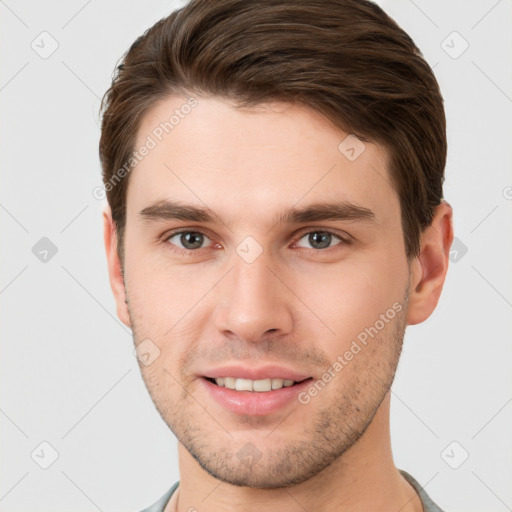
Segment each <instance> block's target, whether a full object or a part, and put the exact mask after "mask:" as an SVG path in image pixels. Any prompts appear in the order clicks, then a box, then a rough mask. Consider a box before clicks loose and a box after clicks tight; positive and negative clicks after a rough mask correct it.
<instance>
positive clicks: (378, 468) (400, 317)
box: [100, 0, 453, 512]
mask: <svg viewBox="0 0 512 512" xmlns="http://www.w3.org/2000/svg"><path fill="white" fill-rule="evenodd" d="M100 156H101V161H102V166H103V178H104V184H105V189H106V191H107V198H108V202H109V206H108V207H107V209H106V210H105V214H104V222H105V245H106V251H107V258H108V266H109V274H110V281H111V286H112V290H113V292H114V296H115V300H116V304H117V313H118V315H119V318H120V319H121V320H122V321H123V322H124V323H125V324H126V325H127V326H129V327H130V328H131V329H132V330H133V335H134V342H135V345H136V348H137V354H138V358H139V361H140V368H141V372H142V376H143V378H144V381H145V383H146V385H147V387H148V390H149V392H150V395H151V397H152V399H153V401H154V403H155V406H156V408H157V409H158V411H159V413H160V415H161V416H162V418H163V420H164V421H165V422H166V423H167V424H168V425H169V427H170V429H171V430H172V431H173V432H174V434H175V435H176V437H177V438H178V440H179V467H180V481H179V485H178V483H176V484H175V485H173V486H172V487H171V489H170V490H169V492H167V493H166V494H165V496H163V497H162V498H161V499H160V500H159V501H158V502H157V503H155V504H154V505H153V506H152V507H150V508H148V509H147V511H151V512H155V511H165V512H171V511H179V512H183V511H193V510H200V511H201V512H202V511H219V510H223V511H231V510H233V511H238V510H239V511H241V510H243V511H252V510H258V511H259V510H279V511H285V512H286V511H299V510H301V511H302V510H307V511H316V510H318V511H331V510H332V511H334V510H336V511H348V510H350V511H352V512H354V511H363V510H364V511H368V510H379V511H396V512H398V511H399V510H400V511H402V512H413V511H415V512H416V511H417V512H419V511H421V510H424V511H439V510H440V509H439V508H438V507H437V506H436V505H435V504H434V503H433V502H432V501H431V500H430V498H429V497H428V496H427V495H426V494H425V492H424V491H423V490H422V489H421V487H420V486H419V484H418V483H417V482H416V481H415V480H414V478H413V477H412V476H410V475H409V474H407V473H406V472H404V471H399V470H398V469H397V468H396V467H395V465H394V463H393V458H392V454H391V446H390V434H389V408H390V386H391V384H392V381H393V378H394V375H395V371H396V368H397V364H398V360H399V356H400V352H401V347H402V342H403V338H404V332H405V328H406V326H407V325H411V324H417V323H420V322H423V321H424V320H425V319H427V318H428V317H429V316H430V314H431V313H432V312H433V310H434V309H435V306H436V304H437V302H438V299H439V296H440V293H441V290H442V287H443V283H444V279H445V276H446V272H447V266H448V253H449V248H450V245H451V242H452V239H453V231H452V211H451V207H450V206H449V205H448V204H447V203H446V202H445V201H444V200H443V195H442V183H443V179H444V177H443V174H444V166H445V158H446V134H445V117H444V110H443V100H442V97H441V94H440V92H439V88H438V85H437V82H436V80H435V78H434V76H433V73H432V71H431V69H430V68H429V66H428V65H427V64H426V63H425V61H424V60H423V58H422V56H421V54H420V52H419V50H418V49H417V48H416V46H415V45H414V43H413V41H412V40H411V39H410V38H409V36H407V34H405V33H404V32H403V31H402V30H401V29H400V28H399V27H398V26H397V25H396V24H395V22H394V21H393V20H391V19H390V18H389V17H388V16H387V15H386V14H385V13H384V12H383V11H382V10H381V9H380V8H379V7H377V6H376V5H374V4H372V3H370V2H367V1H362V0H324V1H322V2H309V1H305V0H301V1H297V0H273V1H270V0H260V1H248V0H215V1H212V0H192V1H191V2H190V3H189V4H188V5H187V6H185V7H184V8H182V9H180V10H178V11H176V12H173V13H172V14H171V15H170V16H169V17H167V18H165V19H163V20H160V21H159V22H158V23H156V24H155V25H154V26H153V27H152V28H150V29H149V30H148V31H147V32H146V33H145V34H144V35H143V36H142V37H140V38H139V39H137V40H136V41H135V43H134V44H133V45H132V47H131V48H130V50H129V51H128V52H127V54H126V55H125V57H124V59H123V62H122V64H121V65H120V66H119V68H118V72H117V74H116V76H115V78H114V80H113V82H112V86H111V88H110V89H109V91H107V94H106V96H105V99H104V117H103V124H102V135H101V141H100Z"/></svg>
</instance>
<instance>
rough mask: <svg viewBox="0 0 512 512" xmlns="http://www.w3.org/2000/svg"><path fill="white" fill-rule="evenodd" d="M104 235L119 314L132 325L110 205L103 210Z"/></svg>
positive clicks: (110, 277)
mask: <svg viewBox="0 0 512 512" xmlns="http://www.w3.org/2000/svg"><path fill="white" fill-rule="evenodd" d="M103 237H104V242H105V251H106V255H107V265H108V274H109V280H110V287H111V288H112V293H113V294H114V300H115V301H116V309H117V316H118V317H119V319H120V320H121V322H123V323H124V324H125V325H126V326H128V327H131V323H130V315H129V314H128V307H127V305H126V291H125V286H124V277H123V273H122V267H121V262H120V260H119V255H118V253H117V236H116V226H115V223H114V221H113V219H112V212H111V209H110V206H109V205H107V206H106V207H105V209H104V210H103Z"/></svg>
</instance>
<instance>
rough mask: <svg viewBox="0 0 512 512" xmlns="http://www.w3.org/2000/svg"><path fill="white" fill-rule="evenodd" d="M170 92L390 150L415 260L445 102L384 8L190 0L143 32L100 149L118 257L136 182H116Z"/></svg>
mask: <svg viewBox="0 0 512 512" xmlns="http://www.w3.org/2000/svg"><path fill="white" fill-rule="evenodd" d="M173 94H186V95H190V94H198V95H214V96H220V97H225V98H228V99H230V100H234V101H235V102H236V103H237V104H238V105H240V106H242V107H251V106H254V105H258V104H261V103H266V102H271V101H284V102H289V103H295V102H298V103H301V104H304V105H307V106H309V107H311V108H313V109H314V110H316V111H318V112H320V113H321V114H323V115H324V116H325V117H326V118H327V119H328V120H330V121H331V122H332V123H333V124H334V125H335V126H337V127H339V128H341V129H342V130H344V131H346V132H348V133H351V134H354V135H355V136H357V137H358V138H359V139H361V140H363V141H371V142H375V143H380V144H382V145H383V146H384V147H385V148H386V150H387V152H388V155H389V173H390V175H391V180H392V183H393V186H394V188H395V190H396V192H397V194H398V196H399V200H400V207H401V215H402V228H403V232H404V242H405V247H406V253H407V256H408V257H409V258H413V257H415V256H416V255H417V254H418V253H419V247H420V235H421V231H422V230H423V229H424V228H425V227H426V226H428V225H429V224H430V223H431V221H432V217H433V213H434V208H435V207H436V206H437V205H439V204H440V202H441V201H442V185H443V181H444V167H445V163H446V151H447V147H446V146H447V144H446V121H445V114H444V108H443V99H442V96H441V93H440V90H439V86H438V84H437V81H436V79H435V77H434V74H433V72H432V70H431V68H430V67H429V65H428V64H427V63H426V62H425V60H424V59H423V57H422V54H421V52H420V51H419V49H418V48H417V47H416V45H415V44H414V42H413V41H412V39H411V38H410V37H409V36H408V35H407V34H406V33H405V32H404V31H403V30H402V29H401V28H400V27H399V26H398V25H397V24H396V22H395V21H394V20H393V19H391V18H390V17H389V16H388V15H387V14H386V13H385V12H384V11H383V10H382V9H381V8H380V7H378V6H377V5H375V4H373V3H372V2H370V1H366V0H322V1H321V2H311V1H310V0H191V1H190V2H189V3H188V4H187V5H186V6H185V7H183V8H181V9H179V10H177V11H174V12H172V13H171V14H170V15H169V16H168V17H166V18H164V19H161V20H160V21H158V22H157V23H156V24H155V25H153V26H152V27H151V28H150V29H148V30H147V31H146V32H145V33H144V34H143V35H142V36H140V37H139V38H138V39H137V40H136V41H135V42H134V43H133V45H132V46H131V48H130V49H129V50H128V52H127V53H126V54H125V55H124V57H123V59H122V62H121V64H120V65H119V66H118V67H117V69H116V73H115V75H114V77H113V80H112V85H111V87H110V88H109V89H108V91H107V92H106V93H105V96H104V97H103V101H102V110H103V120H102V128H101V139H100V145H99V151H100V159H101V164H102V168H103V181H104V184H105V187H106V192H107V199H108V202H109V204H110V206H111V208H112V217H113V220H114V223H115V226H116V233H117V240H118V251H119V255H120V257H121V259H123V254H122V253H123V232H124V228H125V224H126V191H127V185H128V176H126V177H124V174H123V177H124V179H121V180H119V182H118V183H116V184H115V186H112V178H113V177H115V173H116V172H117V171H118V170H120V169H122V168H125V169H126V163H127V162H129V161H130V157H131V155H132V153H133V151H134V144H135V138H136V135H137V131H138V128H139V125H140V121H141V118H142V116H143V115H144V114H145V113H146V112H147V111H148V109H149V108H151V107H152V106H153V105H154V104H155V103H156V102H157V101H159V100H161V99H163V98H165V97H167V96H170V95H173ZM377 179H378V178H377ZM107 184H109V186H108V188H107Z"/></svg>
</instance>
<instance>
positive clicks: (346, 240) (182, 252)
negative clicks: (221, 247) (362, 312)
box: [163, 229, 353, 256]
mask: <svg viewBox="0 0 512 512" xmlns="http://www.w3.org/2000/svg"><path fill="white" fill-rule="evenodd" d="M183 233H199V234H200V235H203V236H205V237H206V238H208V239H209V240H211V239H210V237H209V236H208V235H207V234H206V233H204V232H203V231H200V230H193V229H179V230H177V231H172V232H171V233H167V234H166V235H165V236H164V238H163V242H164V243H165V244H167V245H168V246H172V248H171V250H172V251H174V252H176V253H178V254H179V255H182V256H192V255H193V254H194V253H195V252H197V251H199V250H201V249H207V247H200V248H199V249H182V248H181V247H178V246H176V245H174V244H171V243H170V242H169V239H170V238H172V237H174V236H176V235H181V234H183ZM311 233H328V234H329V235H332V236H334V237H336V238H338V239H339V240H340V243H338V244H335V245H334V246H332V247H327V248H325V249H310V248H308V247H300V249H302V250H305V251H307V252H308V253H314V254H318V253H320V252H325V251H326V250H327V249H332V248H334V247H336V246H338V245H350V244H352V242H353V240H352V239H351V238H350V237H348V236H342V235H340V234H339V233H336V232H334V231H331V230H329V229H309V231H301V232H300V233H299V234H298V235H297V239H296V241H295V242H294V244H295V243H297V242H299V241H300V240H302V238H304V236H305V235H309V234H311Z"/></svg>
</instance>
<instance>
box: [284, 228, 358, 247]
mask: <svg viewBox="0 0 512 512" xmlns="http://www.w3.org/2000/svg"><path fill="white" fill-rule="evenodd" d="M309 233H329V234H330V235H333V236H335V237H337V238H339V239H340V240H341V241H342V243H344V244H351V243H352V242H353V241H354V239H353V238H352V236H350V235H349V234H348V233H346V232H345V231H343V232H339V231H337V230H335V229H331V228H319V227H318V228H315V227H310V226H308V227H307V228H304V229H303V230H301V231H299V233H298V234H297V235H296V241H297V242H298V241H299V240H300V239H301V238H303V237H304V235H307V234H309ZM294 243H296V242H294ZM336 245H339V244H336ZM312 250H320V251H321V250H322V249H312Z"/></svg>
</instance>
